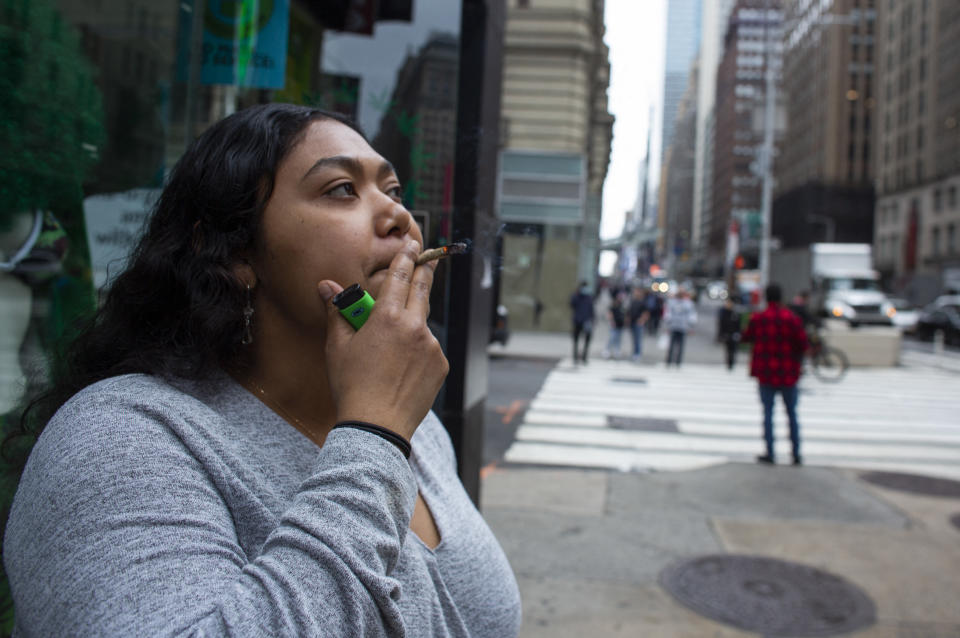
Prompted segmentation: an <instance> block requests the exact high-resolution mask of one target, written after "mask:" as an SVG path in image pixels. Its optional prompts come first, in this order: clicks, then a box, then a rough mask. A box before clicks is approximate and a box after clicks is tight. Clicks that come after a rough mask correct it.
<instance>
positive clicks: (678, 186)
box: [657, 58, 699, 278]
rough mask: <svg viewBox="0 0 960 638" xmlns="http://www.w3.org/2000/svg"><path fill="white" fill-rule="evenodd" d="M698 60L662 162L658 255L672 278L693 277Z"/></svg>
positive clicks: (679, 105) (692, 70) (678, 107)
mask: <svg viewBox="0 0 960 638" xmlns="http://www.w3.org/2000/svg"><path fill="white" fill-rule="evenodd" d="M698 77H699V75H698V72H697V60H696V58H695V59H694V63H693V68H692V69H691V70H690V74H689V84H688V85H687V90H686V91H685V92H684V94H683V96H682V98H681V99H680V103H679V104H678V106H677V116H676V118H675V125H674V134H673V142H672V143H671V144H670V146H669V147H668V148H667V151H666V154H665V155H664V158H663V169H662V172H661V179H660V205H659V207H658V212H659V215H658V220H657V226H658V228H660V230H661V232H660V235H659V237H658V238H657V255H658V256H659V261H660V263H661V264H662V266H663V267H664V269H665V270H666V271H667V273H669V275H670V276H671V277H674V278H680V277H687V276H690V275H692V274H693V266H694V262H693V258H692V252H691V244H690V242H691V235H692V230H693V183H694V177H695V172H694V162H695V151H696V132H697V88H698V87H697V81H698Z"/></svg>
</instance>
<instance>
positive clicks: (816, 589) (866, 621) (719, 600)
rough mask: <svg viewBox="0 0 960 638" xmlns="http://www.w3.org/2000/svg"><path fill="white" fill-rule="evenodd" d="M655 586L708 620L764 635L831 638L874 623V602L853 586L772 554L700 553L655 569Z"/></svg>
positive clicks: (827, 574) (830, 575)
mask: <svg viewBox="0 0 960 638" xmlns="http://www.w3.org/2000/svg"><path fill="white" fill-rule="evenodd" d="M660 585H661V586H662V587H663V588H664V589H666V590H667V591H668V592H670V593H671V594H672V595H673V596H674V597H676V598H677V600H679V601H680V602H681V603H683V604H684V605H686V606H687V607H690V608H691V609H693V610H694V611H696V612H698V613H700V614H703V615H704V616H706V617H708V618H712V619H714V620H719V621H720V622H724V623H727V624H730V625H733V626H735V627H740V628H741V629H746V630H748V631H755V632H758V633H760V634H763V635H765V636H832V635H834V634H839V633H846V632H850V631H854V630H856V629H862V628H863V627H868V626H870V625H872V624H873V623H874V622H875V621H876V608H875V606H874V604H873V601H872V600H870V598H869V597H868V596H867V595H866V593H864V592H863V590H861V589H860V588H859V587H857V586H856V585H854V584H852V583H850V582H848V581H846V580H844V579H843V578H841V577H839V576H835V575H834V574H830V573H828V572H825V571H822V570H819V569H815V568H813V567H808V566H806V565H800V564H798V563H790V562H787V561H782V560H777V559H775V558H766V557H762V556H737V555H729V554H717V555H712V556H700V557H698V558H693V559H688V560H683V561H680V562H678V563H674V564H673V565H671V566H669V567H667V568H666V569H665V570H663V571H662V572H660Z"/></svg>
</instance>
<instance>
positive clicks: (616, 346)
mask: <svg viewBox="0 0 960 638" xmlns="http://www.w3.org/2000/svg"><path fill="white" fill-rule="evenodd" d="M623 297H624V293H623V292H622V291H619V290H618V291H616V292H614V293H613V298H612V299H611V301H610V307H609V308H607V321H609V322H610V338H609V339H608V340H607V347H606V349H605V350H604V351H603V355H604V357H607V358H610V357H613V358H614V359H619V358H620V344H621V342H622V340H623V328H624V326H625V325H626V323H627V313H626V308H625V307H624V303H623Z"/></svg>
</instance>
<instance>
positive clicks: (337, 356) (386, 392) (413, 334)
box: [318, 241, 450, 440]
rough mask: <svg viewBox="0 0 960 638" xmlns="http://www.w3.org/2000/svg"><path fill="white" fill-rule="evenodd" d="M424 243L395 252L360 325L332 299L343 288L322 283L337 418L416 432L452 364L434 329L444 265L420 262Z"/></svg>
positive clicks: (402, 432)
mask: <svg viewBox="0 0 960 638" xmlns="http://www.w3.org/2000/svg"><path fill="white" fill-rule="evenodd" d="M419 248H420V245H419V244H418V243H417V242H416V241H410V242H409V243H408V244H407V246H406V247H405V248H404V249H403V250H401V251H400V253H398V254H397V256H396V257H394V259H393V262H392V263H391V264H390V269H389V271H388V274H387V277H386V279H385V281H384V283H383V286H382V287H381V289H380V294H379V296H378V298H377V303H376V305H375V306H374V308H373V310H372V311H371V312H370V318H369V319H367V322H366V323H365V324H364V325H363V327H362V328H361V329H360V330H357V331H354V329H353V327H351V326H350V324H349V323H348V322H347V321H345V320H344V319H343V317H341V316H340V314H339V311H338V310H337V308H336V307H335V306H334V305H333V303H332V302H331V300H332V298H333V296H334V295H335V294H337V293H338V292H340V290H342V287H341V286H339V285H338V284H336V283H334V282H332V281H322V282H320V284H319V286H318V290H319V292H320V295H321V296H322V297H323V299H324V301H325V302H326V304H327V346H326V357H327V375H328V378H329V381H330V392H331V396H332V397H333V401H334V404H335V405H336V411H337V421H345V420H357V421H367V422H370V423H375V424H377V425H380V426H383V427H385V428H389V429H391V430H393V431H395V432H397V433H398V434H400V435H401V436H403V437H405V438H406V439H407V440H409V439H410V437H412V436H413V433H414V432H415V431H416V429H417V426H418V425H420V421H422V420H423V418H424V417H425V416H426V414H427V412H428V411H429V410H430V406H432V405H433V401H434V399H435V398H436V396H437V392H439V391H440V386H441V385H442V384H443V380H444V379H445V378H446V376H447V371H448V370H449V369H450V366H449V364H448V363H447V359H446V357H445V356H444V354H443V350H442V349H441V348H440V343H439V342H438V341H437V339H436V337H434V336H433V333H431V332H430V330H429V328H427V315H428V314H429V312H430V287H431V286H432V284H433V272H434V270H435V269H436V267H437V262H436V261H432V262H428V263H426V264H424V265H422V266H415V265H414V261H415V260H416V258H417V255H418V254H419Z"/></svg>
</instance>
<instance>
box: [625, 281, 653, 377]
mask: <svg viewBox="0 0 960 638" xmlns="http://www.w3.org/2000/svg"><path fill="white" fill-rule="evenodd" d="M631 296H632V298H631V300H630V309H629V312H628V320H629V322H630V334H631V335H632V336H633V360H634V361H639V360H640V358H641V357H642V356H643V326H644V324H645V323H647V319H648V318H649V317H650V313H649V312H648V311H647V308H646V305H645V304H644V298H643V290H642V289H641V288H639V287H635V288H634V289H633V290H632V292H631Z"/></svg>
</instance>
